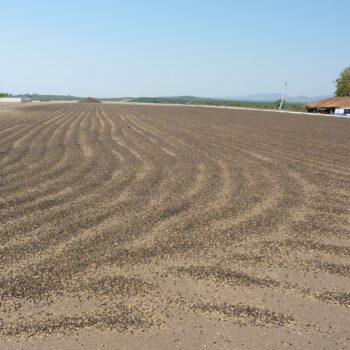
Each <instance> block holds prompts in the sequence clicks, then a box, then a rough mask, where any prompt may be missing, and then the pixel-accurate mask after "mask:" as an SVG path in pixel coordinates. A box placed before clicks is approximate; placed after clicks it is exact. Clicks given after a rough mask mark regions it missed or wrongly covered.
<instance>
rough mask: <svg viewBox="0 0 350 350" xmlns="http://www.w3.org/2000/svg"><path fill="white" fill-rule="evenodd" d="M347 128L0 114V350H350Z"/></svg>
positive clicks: (211, 117) (201, 116)
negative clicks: (81, 349) (201, 349)
mask: <svg viewBox="0 0 350 350" xmlns="http://www.w3.org/2000/svg"><path fill="white" fill-rule="evenodd" d="M349 155H350V120H346V119H341V118H335V119H333V118H330V117H321V116H319V117H315V116H306V115H290V114H279V113H269V112H253V111H242V110H239V111H238V110H228V109H215V108H197V107H193V108H192V107H169V106H141V105H140V106H135V105H132V106H130V105H129V106H128V105H116V104H114V105H112V104H109V105H108V104H93V103H92V104H84V103H81V104H45V105H36V106H33V105H32V106H29V105H27V106H24V107H18V106H17V107H15V108H11V107H7V108H2V109H1V110H0V244H1V245H0V252H1V253H0V260H1V275H0V347H1V349H51V348H54V349H76V348H80V347H83V348H88V349H124V348H125V349H130V348H131V349H133V348H135V349H136V348H137V349H147V348H148V349H165V348H167V349H176V348H179V349H191V348H193V349H194V348H195V349H198V348H209V349H284V348H288V349H346V348H348V349H349V344H350V340H349V337H350V331H349V329H350V316H349V303H350V294H349V289H350V288H349V273H350V258H349V256H350V236H349V233H350V210H349V209H350V157H349Z"/></svg>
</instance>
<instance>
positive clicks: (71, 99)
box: [32, 94, 84, 101]
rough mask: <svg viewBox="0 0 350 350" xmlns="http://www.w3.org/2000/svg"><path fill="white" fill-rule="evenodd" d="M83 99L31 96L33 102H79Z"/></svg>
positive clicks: (62, 96) (63, 96) (59, 96)
mask: <svg viewBox="0 0 350 350" xmlns="http://www.w3.org/2000/svg"><path fill="white" fill-rule="evenodd" d="M83 98H84V97H77V96H71V95H37V94H35V95H32V100H33V101H79V100H81V99H83Z"/></svg>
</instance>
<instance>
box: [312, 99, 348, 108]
mask: <svg viewBox="0 0 350 350" xmlns="http://www.w3.org/2000/svg"><path fill="white" fill-rule="evenodd" d="M307 106H308V107H314V108H346V107H350V96H347V97H329V98H326V99H324V100H321V101H316V102H310V103H308V104H307Z"/></svg>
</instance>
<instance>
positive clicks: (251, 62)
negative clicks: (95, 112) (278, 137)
mask: <svg viewBox="0 0 350 350" xmlns="http://www.w3.org/2000/svg"><path fill="white" fill-rule="evenodd" d="M349 14H350V1H349V0H265V1H261V0H235V1H234V0H187V1H185V0H147V1H146V0H142V1H141V0H140V1H135V0H128V1H127V0H124V1H118V0H115V1H107V0H99V1H97V0H96V1H89V0H86V1H83V0H71V1H67V0H61V1H56V0H51V1H48V0H45V1H44V0H42V1H40V0H31V1H29V0H22V1H20V0H10V1H9V0H8V1H5V0H0V91H1V90H5V91H9V92H12V93H25V92H29V93H32V92H38V93H52V94H71V95H80V96H86V95H93V96H97V97H108V96H139V95H143V96H157V95H199V96H235V95H244V94H251V93H258V92H276V91H280V90H281V89H282V85H283V82H284V80H288V83H289V87H288V93H289V94H292V95H300V94H305V95H309V96H316V95H323V94H329V93H333V90H334V84H333V81H334V80H335V79H336V78H337V76H338V74H339V72H340V71H341V70H342V69H343V68H345V67H346V66H349V65H350V17H349Z"/></svg>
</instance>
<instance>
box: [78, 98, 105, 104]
mask: <svg viewBox="0 0 350 350" xmlns="http://www.w3.org/2000/svg"><path fill="white" fill-rule="evenodd" d="M79 102H82V103H101V101H99V100H98V99H96V98H94V97H87V98H84V99H82V100H80V101H79Z"/></svg>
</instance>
